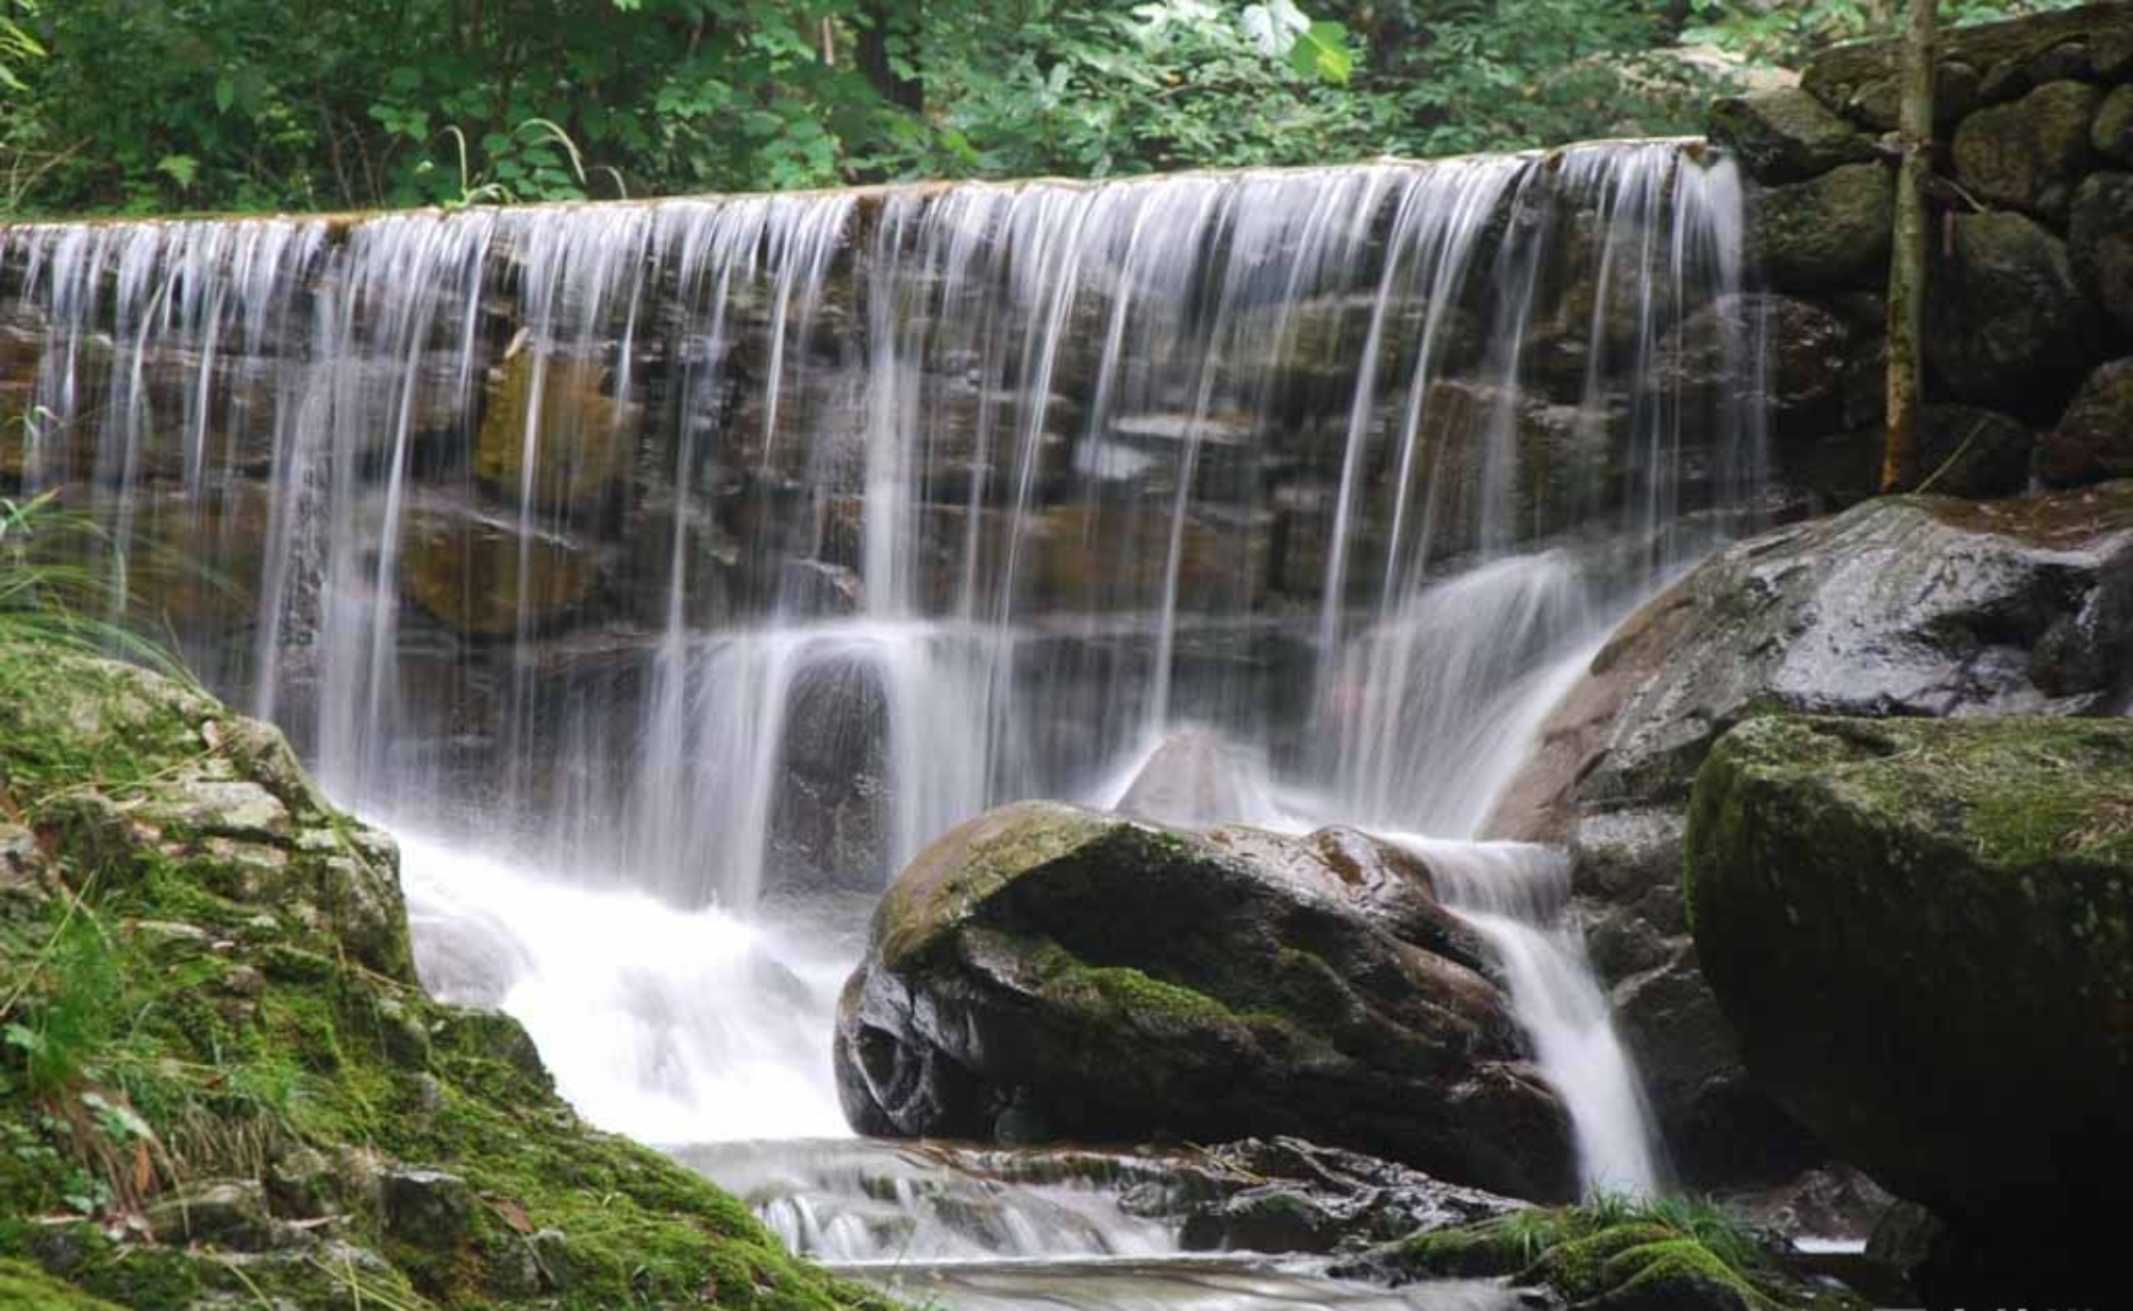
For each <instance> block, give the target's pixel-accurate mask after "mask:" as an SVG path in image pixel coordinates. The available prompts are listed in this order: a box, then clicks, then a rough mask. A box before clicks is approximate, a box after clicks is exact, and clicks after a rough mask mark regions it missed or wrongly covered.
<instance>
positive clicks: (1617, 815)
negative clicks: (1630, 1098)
mask: <svg viewBox="0 0 2133 1311" xmlns="http://www.w3.org/2000/svg"><path fill="white" fill-rule="evenodd" d="M2129 671H2133V484H2128V483H2112V484H2107V485H2105V486H2103V487H2099V488H2095V489H2092V490H2089V491H2086V492H2072V493H2062V494H2059V495H2055V496H2048V497H2042V498H2038V499H2036V500H2030V501H2011V502H2004V503H2000V504H1997V505H1978V504H1971V503H1968V502H1962V501H1955V500H1948V499H1942V498H1935V497H1917V498H1903V499H1885V500H1880V501H1874V502H1869V503H1867V504H1865V505H1861V506H1859V507H1857V508H1855V509H1853V510H1851V511H1849V512H1847V513H1845V514H1843V515H1839V516H1837V517H1836V518H1833V519H1829V520H1824V521H1819V522H1814V523H1808V524H1802V525H1798V526H1795V527H1791V528H1786V529H1782V530H1779V531H1777V532H1775V533H1771V534H1768V535H1766V536H1764V537H1762V538H1759V539H1756V540H1753V541H1750V542H1745V543H1742V544H1740V545H1738V546H1736V547H1733V548H1731V549H1730V550H1728V551H1726V552H1724V553H1722V554H1720V555H1718V556H1716V557H1714V558H1713V559H1711V560H1710V561H1707V562H1706V563H1705V564H1704V565H1703V566H1701V567H1700V568H1698V569H1697V570H1696V571H1694V572H1693V573H1691V574H1690V575H1689V576H1688V577H1687V578H1685V579H1683V580H1682V582H1681V583H1680V584H1678V585H1676V586H1675V587H1674V588H1673V589H1671V590H1670V591H1668V592H1667V593H1665V594H1664V595H1662V596H1660V597H1659V598H1657V599H1655V600H1654V601H1652V602H1651V603H1650V604H1649V605H1647V606H1646V607H1645V608H1644V609H1643V610H1642V611H1640V612H1639V613H1638V614H1637V615H1635V616H1633V617H1632V618H1631V619H1630V620H1629V621H1628V622H1627V623H1625V624H1624V625H1623V626H1622V627H1621V628H1620V629H1618V630H1617V632H1616V635H1615V637H1614V639H1613V640H1612V641H1611V642H1610V643H1609V644H1608V646H1607V647H1606V648H1605V649H1604V650H1603V651H1602V652H1601V653H1600V655H1599V656H1598V657H1597V658H1596V659H1595V660H1594V662H1593V665H1592V668H1591V670H1590V672H1589V673H1588V675H1587V677H1586V678H1585V680H1584V681H1583V682H1582V683H1581V684H1579V685H1578V686H1577V687H1575V688H1574V689H1573V690H1572V691H1571V693H1570V694H1569V696H1568V697H1567V698H1566V700H1565V702H1564V703H1563V705H1562V706H1561V707H1559V708H1558V709H1557V711H1556V712H1555V713H1554V715H1553V716H1552V717H1551V720H1550V722H1549V723H1548V724H1547V725H1546V727H1545V728H1544V729H1543V734H1542V746H1541V749H1540V751H1539V752H1538V754H1537V756H1536V759H1535V761H1534V763H1533V764H1532V765H1531V766H1529V768H1528V770H1527V771H1526V772H1525V773H1524V774H1523V775H1522V776H1521V777H1519V778H1518V779H1516V780H1515V781H1514V782H1513V784H1512V785H1511V788H1510V790H1509V794H1508V796H1507V797H1506V800H1505V801H1504V803H1503V804H1502V806H1501V808H1500V809H1499V812H1498V814H1497V816H1496V817H1495V819H1494V821H1493V822H1492V831H1493V832H1495V833H1497V834H1498V835H1500V836H1504V837H1514V838H1522V839H1529V840H1531V839H1543V840H1550V841H1561V842H1566V843H1568V844H1569V846H1570V850H1571V856H1572V861H1573V883H1574V888H1575V891H1576V892H1577V894H1578V896H1579V898H1580V900H1581V902H1582V904H1583V905H1584V907H1585V912H1586V921H1587V941H1588V944H1589V947H1590V950H1591V953H1592V958H1593V962H1594V965H1595V967H1596V968H1597V969H1598V970H1599V971H1600V973H1601V975H1602V978H1603V979H1604V980H1605V981H1606V982H1607V984H1608V985H1609V986H1610V987H1611V988H1612V990H1613V997H1614V1001H1615V1005H1616V1007H1617V1014H1618V1026H1619V1028H1620V1030H1621V1032H1622V1034H1623V1037H1624V1040H1625V1041H1626V1042H1627V1043H1628V1045H1629V1047H1630V1049H1631V1051H1632V1052H1633V1054H1634V1055H1635V1056H1636V1059H1637V1063H1638V1067H1639V1069H1640V1070H1641V1071H1642V1073H1643V1074H1644V1076H1645V1079H1646V1081H1647V1085H1648V1091H1649V1092H1650V1095H1651V1097H1652V1102H1653V1108H1654V1111H1655V1114H1656V1115H1657V1117H1658V1120H1659V1123H1660V1127H1661V1130H1662V1132H1663V1133H1664V1135H1665V1137H1666V1140H1667V1144H1668V1147H1669V1150H1670V1151H1671V1153H1672V1155H1673V1157H1674V1160H1675V1163H1676V1166H1677V1168H1679V1169H1680V1171H1681V1172H1682V1174H1683V1175H1684V1176H1685V1177H1686V1178H1687V1179H1688V1180H1690V1181H1691V1182H1704V1181H1708V1182H1711V1183H1720V1182H1743V1181H1747V1180H1751V1179H1757V1178H1773V1177H1776V1176H1778V1175H1781V1174H1783V1173H1786V1172H1788V1171H1790V1170H1794V1169H1797V1168H1799V1167H1801V1166H1804V1165H1806V1164H1808V1163H1809V1162H1810V1161H1811V1159H1812V1158H1813V1156H1814V1155H1815V1151H1816V1149H1815V1147H1814V1144H1813V1143H1812V1141H1811V1140H1809V1139H1808V1138H1807V1137H1806V1136H1805V1135H1804V1134H1803V1133H1802V1132H1801V1131H1800V1130H1798V1129H1797V1128H1796V1127H1793V1126H1792V1125H1791V1122H1790V1121H1789V1119H1788V1118H1787V1117H1786V1116H1785V1115H1784V1114H1783V1113H1782V1112H1781V1111H1780V1110H1779V1109H1778V1107H1777V1106H1776V1105H1775V1104H1774V1103H1772V1102H1771V1101H1770V1099H1769V1098H1768V1097H1767V1096H1766V1095H1765V1094H1764V1093H1763V1092H1762V1091H1761V1090H1760V1087H1759V1085H1758V1083H1757V1082H1756V1081H1754V1080H1752V1079H1750V1078H1749V1077H1748V1073H1747V1071H1746V1069H1745V1068H1744V1067H1743V1066H1742V1065H1741V1063H1740V1060H1739V1056H1738V1052H1737V1048H1736V1046H1735V1042H1734V1038H1733V1034H1732V1031H1731V1028H1730V1026H1729V1025H1728V1024H1727V1023H1726V1021H1725V1018H1724V1017H1723V1015H1721V1014H1720V1013H1719V1011H1718V1009H1717V1006H1716V1003H1715V1001H1714V999H1713V998H1712V996H1711V993H1710V991H1709V989H1708V987H1707V986H1706V984H1705V983H1704V981H1703V977H1702V966H1701V964H1700V960H1699V956H1698V952H1697V950H1696V946H1695V944H1694V943H1693V942H1692V941H1691V940H1690V937H1689V935H1688V929H1687V919H1686V913H1685V908H1684V907H1683V904H1682V901H1681V894H1680V871H1681V862H1682V831H1683V830H1682V825H1683V814H1684V809H1685V807H1686V804H1687V801H1688V797H1689V792H1690V786H1691V784H1692V782H1693V780H1694V778H1695V775H1696V770H1697V769H1698V768H1699V767H1700V766H1701V765H1702V763H1703V760H1704V758H1705V756H1706V755H1708V754H1709V752H1710V749H1711V744H1712V743H1713V742H1714V741H1716V740H1717V739H1718V737H1719V736H1720V735H1721V734H1723V733H1724V732H1725V731H1726V730H1727V729H1728V728H1730V727H1732V726H1733V725H1734V724H1737V723H1739V722H1741V721H1742V720H1744V719H1746V718H1748V717H1750V716H1752V715H1754V714H1758V713H1763V712H1765V711H1769V710H1776V709H1789V710H1795V711H1802V712H1809V713H1829V714H1845V715H1864V716H1890V715H1900V716H1916V717H1941V716H1970V715H1984V714H2009V713H2050V714H2099V713H2113V712H2115V711H2117V710H2119V709H2122V708H2123V707H2124V705H2125V704H2126V698H2127V694H2128V691H2129V690H2133V689H2129V684H2128V674H2129Z"/></svg>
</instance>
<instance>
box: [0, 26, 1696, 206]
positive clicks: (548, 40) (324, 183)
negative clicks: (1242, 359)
mask: <svg viewBox="0 0 2133 1311" xmlns="http://www.w3.org/2000/svg"><path fill="white" fill-rule="evenodd" d="M0 14H8V15H11V17H8V18H6V19H5V20H0V21H5V22H6V23H8V24H9V25H11V29H12V30H13V31H14V32H16V33H18V34H19V35H20V38H21V41H20V42H19V43H16V44H10V43H9V42H8V41H7V39H6V34H7V32H8V31H9V30H10V27H0V68H4V69H6V70H7V71H6V74H5V75H6V77H8V78H11V79H14V80H16V81H18V82H19V83H20V89H19V90H17V91H15V93H14V94H11V95H9V96H8V97H7V98H6V99H5V101H4V102H0V211H11V212H16V213H28V212H38V213H53V212H59V213H80V212H122V213H140V212H163V211H170V210H187V209H194V210H197V209H216V210H259V209H271V208H285V209H311V210H317V209H334V208H364V207H370V206H379V205H391V206H403V205H415V204H441V205H466V204H479V203H492V202H499V201H538V200H574V199H580V198H584V197H588V196H597V197H601V198H606V197H610V196H619V195H625V194H662V193H681V192H703V191H743V190H762V189H780V188H792V187H815V186H827V185H837V184H844V183H852V182H861V181H874V180H882V179H894V178H912V177H962V176H1003V175H1030V174H1069V175H1075V176H1104V175H1111V174H1126V173H1138V172H1146V171H1150V170H1155V169H1173V168H1187V167H1199V166H1222V165H1249V164H1291V163H1304V162H1326V161H1332V160H1343V159H1357V158H1365V157H1369V156H1373V155H1377V154H1381V153H1388V152H1390V153H1398V154H1423V153H1441V152H1444V151H1447V150H1467V149H1475V148H1483V147H1490V148H1494V147H1506V146H1531V145H1539V144H1546V143H1552V142H1556V141H1561V140H1566V139H1571V138H1575V137H1582V136H1591V135H1601V134H1615V133H1641V132H1654V131H1673V130H1678V129H1681V128H1683V127H1686V126H1688V125H1689V123H1690V116H1689V115H1688V113H1687V105H1688V104H1689V102H1690V100H1691V99H1692V98H1693V94H1692V93H1693V92H1694V90H1695V89H1696V88H1697V86H1699V85H1700V83H1698V82H1697V79H1696V78H1695V77H1694V76H1691V75H1688V74H1684V73H1682V72H1680V71H1679V66H1678V65H1674V64H1670V63H1663V62H1655V61H1653V60H1651V59H1648V58H1647V57H1646V56H1647V53H1648V52H1649V51H1650V50H1652V49H1653V48H1654V47H1657V46H1664V45H1665V44H1666V43H1668V42H1669V41H1670V40H1671V32H1670V31H1669V30H1668V28H1667V26H1666V24H1665V23H1664V21H1662V20H1661V19H1660V18H1657V17H1655V16H1654V15H1653V13H1652V12H1651V11H1650V10H1649V8H1648V7H1647V6H1643V5H1640V4H1637V3H1635V2H1634V0H1597V2H1594V0H1432V2H1431V3H1427V4H1424V3H1421V0H1391V2H1390V3H1377V2H1374V3H1371V4H1367V5H1366V4H1362V3H1358V2H1357V0H1310V6H1309V8H1308V9H1307V8H1305V7H1301V6H1300V5H1299V4H1298V3H1297V0H1100V2H1099V3H1095V4H1068V3H1065V2H1064V0H930V2H929V3H927V4H924V5H896V4H891V3H889V0H784V2H782V3H770V2H769V0H541V2H540V3H534V0H151V2H144V0H68V3H66V4H64V5H51V4H39V5H37V6H36V7H35V8H31V7H28V6H27V5H25V4H24V0H0ZM33 49H34V51H36V52H37V54H36V56H35V57H29V56H30V52H31V51H32V50H33Z"/></svg>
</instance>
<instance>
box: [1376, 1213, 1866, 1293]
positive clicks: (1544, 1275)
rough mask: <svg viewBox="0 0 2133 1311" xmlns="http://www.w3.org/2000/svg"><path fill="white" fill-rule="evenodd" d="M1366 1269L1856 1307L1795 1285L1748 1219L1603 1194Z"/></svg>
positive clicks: (1443, 1232)
mask: <svg viewBox="0 0 2133 1311" xmlns="http://www.w3.org/2000/svg"><path fill="white" fill-rule="evenodd" d="M1366 1265H1367V1266H1369V1267H1374V1268H1375V1269H1377V1270H1378V1271H1380V1272H1383V1273H1390V1274H1392V1275H1393V1276H1394V1277H1395V1278H1396V1279H1400V1280H1403V1281H1404V1280H1410V1279H1417V1278H1508V1279H1509V1280H1510V1282H1511V1283H1512V1284H1514V1285H1516V1286H1520V1287H1539V1288H1547V1289H1549V1290H1550V1291H1551V1292H1553V1293H1554V1294H1556V1295H1557V1296H1559V1297H1561V1298H1563V1299H1565V1300H1567V1301H1570V1302H1573V1303H1577V1304H1580V1305H1583V1304H1591V1305H1596V1306H1598V1305H1604V1306H1623V1307H1633V1306H1657V1305H1669V1306H1671V1305H1701V1303H1688V1302H1673V1301H1668V1300H1666V1298H1667V1297H1668V1296H1670V1295H1678V1294H1680V1293H1682V1292H1683V1291H1684V1290H1685V1289H1688V1288H1689V1287H1690V1286H1691V1285H1692V1284H1693V1283H1694V1282H1695V1281H1702V1282H1703V1283H1704V1284H1705V1285H1707V1286H1709V1287H1711V1288H1717V1289H1723V1290H1726V1291H1728V1292H1731V1293H1734V1294H1737V1295H1739V1296H1740V1297H1741V1298H1742V1299H1743V1300H1744V1301H1745V1302H1746V1303H1747V1305H1748V1306H1750V1307H1752V1308H1758V1309H1774V1308H1794V1307H1808V1306H1815V1307H1820V1308H1830V1307H1851V1306H1852V1304H1851V1303H1849V1302H1847V1301H1845V1300H1844V1299H1842V1298H1838V1299H1836V1300H1835V1301H1834V1302H1832V1301H1831V1300H1830V1299H1829V1298H1827V1297H1826V1296H1824V1295H1820V1294H1817V1293H1815V1292H1813V1291H1812V1290H1810V1289H1808V1288H1807V1287H1805V1286H1804V1285H1801V1284H1798V1283H1796V1282H1794V1281H1793V1280H1791V1279H1789V1278H1788V1277H1786V1276H1785V1275H1784V1274H1783V1272H1781V1271H1780V1270H1778V1269H1777V1268H1776V1267H1775V1266H1774V1265H1773V1264H1772V1262H1771V1260H1770V1258H1769V1256H1768V1254H1767V1253H1766V1251H1765V1250H1764V1249H1763V1247H1762V1245H1761V1244H1760V1243H1759V1242H1758V1240H1757V1239H1756V1238H1755V1237H1754V1236H1753V1235H1752V1234H1751V1233H1750V1232H1749V1231H1747V1230H1746V1229H1744V1228H1743V1227H1742V1226H1741V1225H1740V1224H1739V1223H1738V1222H1736V1221H1734V1220H1733V1219H1732V1218H1731V1217H1730V1216H1728V1215H1726V1214H1725V1213H1724V1212H1722V1211H1720V1210H1718V1209H1717V1208H1716V1207H1714V1206H1712V1205H1710V1204H1709V1203H1706V1202H1700V1201H1697V1200H1694V1199H1688V1198H1662V1199H1656V1200H1650V1201H1645V1200H1632V1199H1627V1198H1617V1197H1602V1198H1597V1199H1595V1200H1593V1201H1592V1202H1589V1203H1586V1204H1585V1205H1582V1206H1571V1207H1544V1208H1532V1209H1528V1210H1522V1211H1514V1212H1511V1213H1509V1214H1507V1215H1502V1216H1498V1217H1496V1218H1495V1219H1492V1220H1485V1221H1482V1222H1480V1223H1478V1224H1472V1225H1465V1226H1461V1227H1458V1228H1453V1229H1439V1230H1435V1231H1432V1232H1428V1233H1422V1234H1417V1235H1414V1236H1413V1237H1410V1238H1407V1239H1404V1240H1402V1241H1400V1242H1398V1243H1394V1244H1390V1245H1388V1246H1386V1247H1384V1248H1380V1249H1378V1250H1377V1251H1376V1252H1374V1253H1372V1255H1371V1258H1370V1260H1369V1261H1368V1262H1367V1263H1366ZM1853 1311H1856V1308H1853Z"/></svg>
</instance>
